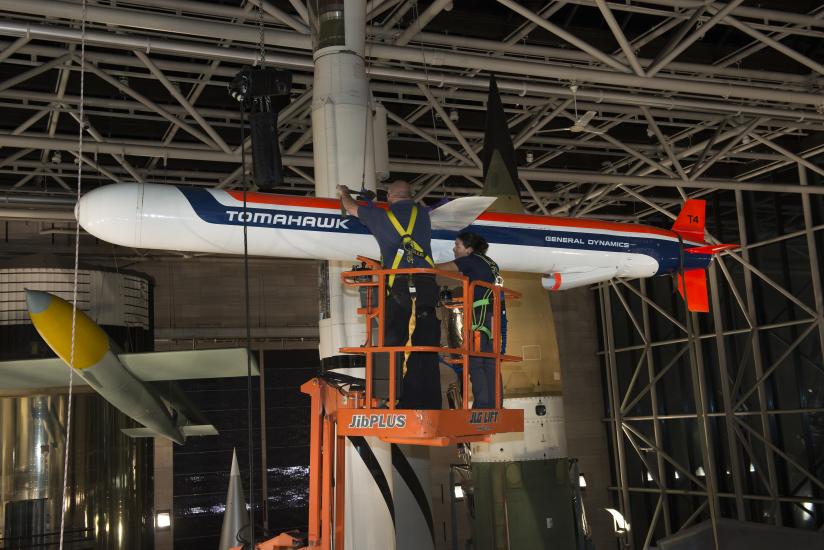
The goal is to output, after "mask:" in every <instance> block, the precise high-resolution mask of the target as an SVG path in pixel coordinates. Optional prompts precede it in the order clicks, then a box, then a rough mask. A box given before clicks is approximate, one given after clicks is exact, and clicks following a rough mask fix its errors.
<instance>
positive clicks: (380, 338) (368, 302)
mask: <svg viewBox="0 0 824 550" xmlns="http://www.w3.org/2000/svg"><path fill="white" fill-rule="evenodd" d="M358 260H360V261H361V262H363V265H364V268H362V269H359V270H354V271H347V272H344V273H342V274H341V279H342V281H343V283H344V284H345V285H346V286H350V287H355V288H359V289H361V291H365V300H364V302H365V305H364V307H361V308H359V309H358V313H360V314H362V315H364V316H365V320H366V341H365V342H364V344H363V346H361V347H347V348H341V350H340V351H341V352H343V353H353V354H362V355H364V356H365V360H366V373H365V374H366V384H365V385H366V388H365V396H364V401H365V402H364V404H363V408H364V409H366V410H371V409H373V408H376V407H377V406H378V403H377V401H376V399H375V396H374V388H373V386H374V384H373V378H374V370H375V354H377V353H385V354H387V355H388V357H389V391H388V399H387V402H386V408H388V409H390V410H394V409H395V404H396V403H397V383H398V380H397V363H398V358H399V356H402V355H404V354H409V353H427V352H429V353H440V354H446V355H447V359H446V361H447V362H448V363H450V364H453V365H454V364H459V365H461V367H462V373H461V374H462V400H461V401H462V403H461V408H463V409H469V408H470V407H469V400H470V397H469V361H470V358H472V357H486V358H490V359H493V360H494V362H495V403H497V404H500V403H501V397H502V392H503V389H502V388H501V363H502V362H507V361H513V362H514V361H520V360H521V358H520V357H517V356H514V355H506V354H503V353H501V345H502V344H501V342H502V336H503V332H502V305H503V301H504V300H502V298H504V299H507V300H510V301H511V300H517V299H519V298H520V297H521V295H520V294H519V293H518V292H515V291H513V290H511V289H508V288H506V287H503V286H498V285H495V284H492V283H487V282H485V281H472V282H470V281H469V279H467V278H466V277H465V276H463V275H461V274H460V273H457V272H454V271H441V270H437V269H429V268H405V269H383V268H381V266H380V264H378V263H377V262H376V261H375V260H372V259H370V258H364V257H358ZM422 274H427V275H433V276H437V277H440V278H442V279H446V280H449V281H454V282H455V285H454V286H460V287H461V297H460V298H456V299H453V300H450V301H449V302H448V303H446V304H445V305H447V307H450V308H452V309H455V308H458V309H461V311H462V313H463V319H464V323H463V345H462V346H461V347H458V348H452V347H441V346H411V345H410V346H407V345H403V346H387V345H385V341H384V334H385V331H384V328H385V321H386V315H385V312H386V298H387V295H388V278H389V276H391V275H394V276H395V278H396V281H395V283H394V284H405V283H399V282H398V281H397V277H398V276H403V275H408V276H410V277H411V276H412V275H422ZM478 288H484V289H488V290H489V291H491V302H492V304H491V305H492V327H491V333H492V338H491V340H492V351H491V352H485V351H481V350H480V349H479V347H478V340H477V339H476V338H475V337H474V336H475V331H473V330H472V319H473V304H474V297H475V290H476V289H478ZM376 333H377V334H376ZM499 406H500V405H499Z"/></svg>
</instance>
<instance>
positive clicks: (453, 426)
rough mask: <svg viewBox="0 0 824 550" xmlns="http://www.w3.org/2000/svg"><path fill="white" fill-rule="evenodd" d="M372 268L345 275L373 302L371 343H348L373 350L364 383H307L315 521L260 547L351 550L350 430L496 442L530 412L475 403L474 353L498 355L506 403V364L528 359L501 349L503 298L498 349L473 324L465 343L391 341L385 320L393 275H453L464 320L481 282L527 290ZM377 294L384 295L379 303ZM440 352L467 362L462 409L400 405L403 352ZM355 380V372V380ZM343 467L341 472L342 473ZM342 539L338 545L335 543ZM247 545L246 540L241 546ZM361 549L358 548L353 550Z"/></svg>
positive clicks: (363, 351) (407, 439)
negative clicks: (383, 360) (382, 372)
mask: <svg viewBox="0 0 824 550" xmlns="http://www.w3.org/2000/svg"><path fill="white" fill-rule="evenodd" d="M358 259H359V260H360V261H362V262H363V265H364V268H363V269H360V270H357V271H348V272H345V273H343V274H342V275H341V278H342V279H343V283H344V284H345V285H347V286H351V287H357V288H359V289H361V290H362V291H363V292H365V296H366V300H365V302H366V305H365V307H362V308H360V309H358V313H359V314H362V315H364V317H365V320H366V342H365V343H364V345H363V346H361V347H355V348H341V352H343V353H351V354H360V355H364V356H365V362H366V373H365V380H364V381H363V382H361V381H358V382H359V383H357V384H355V383H351V382H348V383H347V382H340V381H335V380H333V379H330V378H324V377H317V378H313V379H312V380H309V381H308V382H306V383H304V384H303V385H302V386H301V390H302V391H303V393H305V394H308V395H309V396H310V397H311V412H310V414H311V424H310V427H311V434H310V451H309V453H310V454H309V526H308V533H307V534H306V536H305V537H303V536H297V535H296V534H295V533H282V534H280V535H278V536H277V537H275V538H273V539H270V540H268V541H265V542H260V543H257V545H256V546H255V548H257V549H258V550H286V549H297V548H301V549H304V550H344V549H343V541H344V536H343V535H344V515H345V510H344V494H345V493H344V491H345V484H344V475H343V474H342V472H344V471H345V469H344V459H345V452H344V450H345V449H344V445H345V441H346V437H347V436H370V437H376V438H379V439H381V440H383V441H386V442H388V443H397V444H405V445H430V446H439V447H444V446H447V445H457V444H459V443H470V442H477V441H489V440H490V437H491V436H492V435H494V434H498V433H506V432H522V431H523V429H524V412H523V410H521V409H472V408H470V406H469V359H470V358H471V357H489V358H492V359H494V360H495V380H496V383H495V402H496V403H501V392H502V388H501V376H500V374H501V363H502V362H505V361H520V360H521V358H520V357H517V356H513V355H504V354H502V353H501V331H500V327H501V300H493V304H494V305H493V321H492V340H493V350H494V351H492V352H481V351H479V350H477V349H476V341H475V339H474V338H473V334H472V327H471V323H464V324H463V345H462V347H460V348H442V347H437V346H385V345H384V340H383V334H384V331H383V323H384V311H385V302H386V296H387V278H388V277H389V276H390V275H405V274H432V275H437V276H438V277H440V278H443V279H452V280H453V281H455V282H456V284H455V285H454V286H458V285H460V286H461V287H462V295H461V298H458V299H456V300H453V301H451V302H449V303H448V304H446V305H447V306H448V307H450V308H460V309H461V310H462V311H463V318H464V319H472V303H473V296H474V294H475V292H474V291H475V289H476V288H478V287H483V288H488V289H490V290H492V291H493V292H494V293H495V294H496V295H500V294H501V293H503V294H504V295H505V296H506V298H507V299H508V300H513V299H518V298H520V295H519V294H518V293H517V292H514V291H512V290H510V289H507V288H505V287H502V286H496V285H492V284H490V283H485V282H483V281H473V282H471V283H470V282H469V281H468V279H467V278H466V277H464V276H462V275H461V274H459V273H456V272H447V271H439V270H435V269H419V268H414V269H381V267H380V265H379V264H378V263H377V262H375V261H374V260H371V259H369V258H362V257H359V258H358ZM375 298H377V300H376V302H377V303H373V302H375ZM415 352H436V353H440V354H444V355H445V356H446V357H447V359H446V360H447V361H448V362H450V363H452V364H455V365H461V366H462V367H463V370H462V376H463V380H462V399H461V403H460V408H454V409H444V410H414V409H397V408H395V403H396V402H397V399H396V388H397V379H396V378H397V375H396V372H397V369H396V363H397V361H398V358H399V357H403V354H406V353H415ZM375 354H387V355H388V362H389V384H388V386H389V390H388V393H389V395H388V399H378V398H376V397H375V396H374V394H373V383H372V382H373V372H374V368H375V359H376V358H375ZM353 380H354V379H353ZM335 472H341V475H337V476H336V475H335ZM333 541H334V546H333ZM238 548H239V547H238ZM351 550H355V549H351Z"/></svg>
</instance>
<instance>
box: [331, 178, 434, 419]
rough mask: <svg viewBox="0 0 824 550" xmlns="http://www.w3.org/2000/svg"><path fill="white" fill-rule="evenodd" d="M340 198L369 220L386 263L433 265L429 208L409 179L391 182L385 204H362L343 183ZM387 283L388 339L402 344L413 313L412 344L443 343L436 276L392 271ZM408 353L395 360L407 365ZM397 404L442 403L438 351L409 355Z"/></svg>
mask: <svg viewBox="0 0 824 550" xmlns="http://www.w3.org/2000/svg"><path fill="white" fill-rule="evenodd" d="M338 194H339V195H340V200H341V204H342V205H343V207H344V209H345V210H346V211H347V213H349V214H350V215H352V216H356V217H357V218H358V220H359V221H360V222H361V223H362V224H363V225H365V226H366V227H367V228H368V229H369V231H370V232H371V233H372V235H373V236H374V237H375V239H376V240H377V241H378V245H379V246H380V250H381V263H382V265H383V267H384V268H385V269H402V268H417V267H422V268H431V267H433V265H434V264H433V262H432V245H431V241H432V225H431V222H430V220H429V213H428V212H427V211H426V209H424V208H422V207H418V206H417V205H416V204H415V203H414V202H413V201H412V193H411V188H410V186H409V183H408V182H406V181H403V180H397V181H395V182H393V183H392V184H390V185H389V187H388V190H387V202H388V203H389V209H388V210H384V209H382V208H378V207H375V206H372V205H368V206H360V205H358V203H357V202H356V201H355V200H353V199H352V197H350V196H349V189H348V188H347V187H346V186H345V185H339V186H338ZM387 284H388V285H389V294H388V296H387V299H386V309H385V315H386V318H385V319H384V345H386V346H403V345H406V343H407V341H408V340H409V323H410V320H411V318H412V316H413V315H414V319H415V329H414V332H413V333H412V338H411V340H412V341H411V345H413V346H439V345H440V323H439V322H438V319H437V317H436V316H435V308H436V306H437V304H438V286H437V284H436V282H435V276H434V275H431V274H415V275H412V277H409V276H407V275H399V276H397V277H395V276H390V277H389V278H388V281H387ZM403 360H404V354H402V353H399V354H398V356H397V359H396V366H397V367H398V368H400V367H401V366H402V365H403V362H404V361H403ZM405 366H406V373H405V375H404V377H403V385H402V391H401V393H400V401H399V402H398V408H402V409H440V408H441V380H440V370H439V368H438V354H437V353H435V352H425V353H424V352H416V353H412V354H410V355H409V359H408V360H407V361H406V365H405Z"/></svg>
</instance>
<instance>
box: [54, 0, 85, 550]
mask: <svg viewBox="0 0 824 550" xmlns="http://www.w3.org/2000/svg"><path fill="white" fill-rule="evenodd" d="M82 5H83V8H82V13H81V16H80V113H79V115H80V116H79V121H78V129H77V142H78V147H77V201H78V203H79V202H80V187H81V185H80V184H81V178H82V175H83V131H84V130H85V128H84V126H85V113H84V110H83V103H84V95H85V89H84V88H85V83H86V82H85V81H86V0H83V4H82ZM79 264H80V224H79V223H75V229H74V281H73V284H72V340H71V349H70V352H69V399H68V405H67V412H66V443H65V445H66V447H65V449H64V456H63V498H62V500H61V503H60V542H59V545H58V549H59V550H63V533H64V531H65V526H66V508H67V506H68V499H67V494H66V493H67V488H68V479H69V443H70V441H71V434H72V390H73V389H74V348H75V336H76V329H77V274H78V271H79V269H78V268H79Z"/></svg>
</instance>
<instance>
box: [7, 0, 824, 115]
mask: <svg viewBox="0 0 824 550" xmlns="http://www.w3.org/2000/svg"><path fill="white" fill-rule="evenodd" d="M504 1H511V0H504ZM4 7H5V8H6V9H7V10H11V11H17V12H20V13H27V14H31V15H46V16H49V15H51V16H58V17H65V18H69V19H74V18H76V17H77V10H76V5H74V4H69V3H66V2H60V1H57V0H6V2H5V3H4ZM530 13H531V12H530ZM87 20H88V21H92V22H99V23H106V24H110V25H118V26H123V27H131V28H145V29H151V30H154V31H162V32H167V33H178V34H189V35H192V36H205V37H214V36H221V37H224V38H228V39H232V40H238V41H240V42H247V43H248V42H250V40H249V29H248V26H243V25H233V24H228V23H215V22H211V21H206V20H195V19H192V18H183V17H178V16H173V15H165V14H158V13H147V12H139V11H135V10H124V9H122V8H106V7H101V6H89V7H88V10H87ZM542 21H543V20H542ZM2 28H3V27H2V26H0V30H2ZM87 35H88V37H89V41H90V42H92V41H93V40H92V37H91V33H87ZM120 38H121V39H122V37H120ZM264 40H265V42H266V43H267V44H269V45H275V46H281V47H290V48H296V49H299V50H303V51H310V50H311V41H310V40H309V37H308V36H304V35H299V34H297V33H290V32H285V31H274V30H271V29H268V30H266V32H265V33H264ZM368 51H369V52H370V54H371V55H373V56H374V57H376V58H379V59H394V60H398V61H405V62H409V63H418V62H420V60H421V51H420V48H415V47H403V46H392V45H385V44H379V43H372V44H370V46H369V48H368ZM431 56H432V57H431V59H433V60H437V62H438V63H440V64H442V65H445V66H451V67H457V68H461V69H463V68H466V67H474V68H478V69H484V70H488V71H493V72H501V73H508V74H518V75H523V76H527V75H529V76H531V77H533V78H534V77H544V78H550V79H562V80H576V81H578V82H592V83H599V84H600V83H603V84H612V85H617V86H628V87H633V88H641V89H648V90H657V91H667V92H676V93H698V94H703V95H710V96H716V97H721V98H729V97H737V98H741V99H753V100H762V101H783V102H788V103H797V104H800V105H812V106H822V105H824V100H823V99H822V98H821V96H818V95H816V94H806V93H800V92H786V91H781V90H763V89H758V88H754V87H748V86H741V85H740V84H739V85H735V86H726V85H724V84H715V83H712V82H704V81H689V80H678V79H671V78H660V77H655V78H644V77H639V76H637V75H634V74H626V73H623V72H619V73H616V72H611V71H601V70H595V69H585V68H579V67H560V66H555V65H549V64H546V63H536V62H530V61H519V60H513V59H507V60H504V59H499V58H489V57H487V56H481V55H470V54H460V53H453V52H449V51H438V52H431ZM309 61H310V62H311V60H309ZM304 66H305V65H304ZM625 69H626V71H630V69H629V68H626V67H625ZM630 72H631V71H630Z"/></svg>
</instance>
